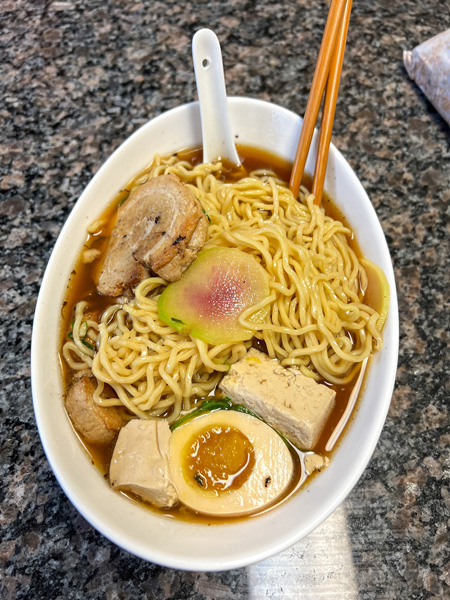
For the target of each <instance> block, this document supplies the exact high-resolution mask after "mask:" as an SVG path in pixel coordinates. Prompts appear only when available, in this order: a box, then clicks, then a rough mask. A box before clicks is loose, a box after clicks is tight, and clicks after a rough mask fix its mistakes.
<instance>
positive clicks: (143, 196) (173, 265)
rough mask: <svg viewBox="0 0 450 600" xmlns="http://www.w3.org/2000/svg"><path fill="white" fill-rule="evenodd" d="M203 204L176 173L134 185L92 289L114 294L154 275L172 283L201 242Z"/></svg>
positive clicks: (193, 255)
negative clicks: (96, 283) (94, 286)
mask: <svg viewBox="0 0 450 600" xmlns="http://www.w3.org/2000/svg"><path fill="white" fill-rule="evenodd" d="M207 229H208V224H207V220H206V217H205V215H204V214H203V210H202V207H201V205H200V203H199V202H198V200H197V199H196V198H195V196H194V194H193V193H192V192H191V191H190V190H189V188H188V187H187V186H186V185H185V184H184V183H181V182H180V181H179V179H178V178H177V177H175V175H160V176H159V177H155V178H153V179H151V180H149V181H147V182H146V183H143V184H142V185H140V186H138V187H136V188H135V189H134V190H133V191H132V192H131V194H130V195H129V197H128V198H127V200H126V201H125V202H124V204H123V205H122V206H121V207H120V208H119V210H118V215H117V222H116V225H115V227H114V229H113V232H112V234H111V239H110V242H109V247H108V250H107V254H106V258H105V262H104V264H103V268H102V271H101V273H100V277H99V281H98V285H97V289H98V291H99V292H100V293H101V294H104V295H107V296H119V295H120V294H122V293H123V292H124V290H126V289H128V288H130V287H132V286H134V285H136V284H137V283H139V281H141V280H142V279H145V278H146V277H149V276H150V274H152V273H154V274H156V275H160V276H161V277H163V278H164V279H166V281H176V280H177V279H179V278H180V277H181V275H182V273H183V272H184V271H185V270H186V269H187V268H188V266H189V265H190V264H191V263H192V261H193V260H194V259H195V257H196V256H197V252H198V251H199V250H200V248H201V247H202V246H203V244H204V242H205V239H206V233H207Z"/></svg>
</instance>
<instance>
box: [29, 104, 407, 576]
mask: <svg viewBox="0 0 450 600" xmlns="http://www.w3.org/2000/svg"><path fill="white" fill-rule="evenodd" d="M228 107H229V111H230V112H231V113H232V114H231V115H230V116H231V117H235V118H238V117H236V115H237V114H238V113H245V114H247V113H246V111H250V110H251V111H253V110H255V109H256V108H257V107H260V108H261V110H264V111H268V112H270V111H274V114H276V115H277V116H280V118H282V119H287V120H288V121H289V122H292V123H293V124H295V126H296V127H297V129H298V130H299V128H300V127H301V123H302V119H301V117H299V116H298V115H296V114H295V113H293V112H292V111H289V110H288V109H286V108H284V107H281V106H278V105H276V104H273V103H270V102H266V101H264V100H259V99H252V98H247V97H229V98H228ZM258 110H259V108H258ZM186 115H191V117H192V118H193V121H194V123H193V127H196V128H197V129H198V126H199V114H198V102H190V103H187V104H183V105H180V106H178V107H175V108H172V109H171V110H169V111H167V112H164V113H162V114H160V115H158V116H157V117H155V118H153V119H150V120H149V121H148V122H147V123H145V124H144V125H143V126H142V127H140V128H139V129H138V130H137V131H135V132H134V133H133V134H132V135H131V136H129V137H128V138H127V139H126V140H125V141H124V142H123V143H122V144H121V145H120V146H119V147H118V148H117V149H116V150H115V152H113V154H112V155H111V156H110V157H109V158H108V159H107V160H106V161H105V162H104V163H103V165H102V166H101V167H100V169H99V170H98V171H97V173H96V174H95V175H94V177H93V178H91V180H90V182H89V184H88V185H87V186H86V188H85V189H84V191H83V193H82V194H81V195H80V197H79V199H78V200H77V202H76V203H75V205H74V207H73V209H72V211H71V213H70V215H69V217H68V218H67V220H66V222H65V224H64V226H63V228H62V230H61V232H60V234H59V236H58V239H57V241H56V243H55V245H54V248H53V251H52V253H51V256H50V259H49V261H48V265H47V268H46V270H45V273H44V276H43V279H42V284H41V288H40V292H39V296H38V300H37V303H36V309H35V317H34V322H33V332H32V345H31V382H32V395H33V406H34V411H35V418H36V422H37V426H38V430H39V434H40V437H41V441H42V445H43V448H44V451H45V454H46V456H47V459H48V461H49V464H50V466H51V468H52V470H53V472H54V474H55V476H56V479H57V481H58V483H59V484H60V486H61V487H62V489H63V490H64V492H65V494H66V495H67V497H68V498H69V500H70V501H71V502H72V504H73V505H74V506H75V508H76V509H77V510H78V512H80V514H81V515H82V516H83V517H84V518H85V519H86V520H87V521H88V522H89V523H90V524H91V525H92V526H93V527H94V528H95V529H97V530H98V531H99V532H100V533H101V534H102V535H104V536H105V537H106V538H108V539H109V540H111V541H112V542H113V543H115V544H116V545H118V546H119V547H121V548H123V549H125V550H127V551H128V552H130V553H132V554H134V555H136V556H139V557H141V558H143V559H144V560H147V561H151V562H155V563H157V564H160V565H162V566H166V567H170V568H176V569H182V570H191V571H223V570H228V569H234V568H240V567H244V566H248V565H250V564H252V563H255V562H258V561H260V560H263V559H265V558H268V557H270V556H272V555H274V554H276V553H278V552H280V551H282V550H284V549H286V548H288V547H289V546H291V545H292V544H294V543H295V542H297V541H298V540H300V539H301V538H303V537H305V536H306V535H308V534H309V533H311V531H313V530H314V529H315V528H316V527H317V526H318V525H319V524H320V523H322V522H323V521H324V520H325V519H326V518H327V517H328V516H329V515H330V514H331V513H332V512H333V511H334V510H335V509H336V507H337V506H338V505H339V504H341V503H342V501H343V500H344V499H345V497H346V496H347V495H348V494H349V493H350V491H351V490H352V489H353V487H354V486H355V485H356V483H357V481H358V480H359V478H360V476H361V474H362V473H363V471H364V470H365V468H366V467H367V464H368V462H369V460H370V458H371V456H372V454H373V451H374V449H375V447H376V444H377V442H378V439H379V437H380V434H381V431H382V428H383V425H384V422H385V419H386V416H387V412H388V409H389V405H390V400H391V396H392V392H393V389H394V384H395V377H396V367H397V358H398V341H399V324H398V304H397V295H396V289H395V279H394V272H393V269H392V264H391V259H390V255H389V250H388V247H387V243H386V240H385V238H384V234H383V232H382V228H381V224H380V222H379V220H378V217H377V216H376V213H375V210H374V208H373V206H372V204H371V202H370V200H369V198H368V196H367V194H366V192H365V191H364V189H363V187H362V185H361V183H360V182H359V180H358V178H357V176H356V174H355V173H354V171H353V170H352V169H351V167H350V166H349V165H348V163H347V161H346V160H345V159H344V157H343V155H342V154H341V153H340V152H339V150H337V149H336V147H335V146H333V145H332V146H331V149H330V157H331V162H332V163H333V164H332V166H331V175H330V177H329V176H328V173H327V181H331V186H332V184H333V177H335V176H336V172H337V173H340V172H341V171H343V172H345V174H346V176H347V177H348V178H349V181H351V183H352V184H353V185H356V187H357V189H358V190H359V192H360V194H361V198H364V203H365V205H364V209H365V210H366V212H367V214H369V215H371V216H372V225H373V226H374V228H375V230H376V232H377V236H378V238H379V239H380V240H383V241H382V246H383V247H382V248H380V249H379V250H380V251H382V256H383V257H384V258H383V260H384V262H383V268H384V269H385V273H386V276H387V277H388V281H389V284H390V287H391V305H390V310H389V315H388V319H387V322H386V326H385V327H386V329H385V331H389V339H390V344H389V348H388V349H387V350H383V351H384V352H385V353H387V354H388V357H387V358H388V364H387V367H386V368H387V369H388V370H387V378H386V381H384V382H383V390H384V392H383V393H384V402H383V403H381V406H380V407H378V409H377V411H376V413H375V414H376V419H375V420H374V421H373V422H372V424H371V430H370V436H367V437H366V438H365V440H364V443H363V444H362V447H361V448H360V450H361V454H360V455H359V457H358V462H357V465H358V466H357V468H355V469H354V470H352V475H351V477H350V479H348V477H347V478H346V481H347V480H348V481H347V483H346V485H344V486H341V487H340V488H339V493H334V495H333V496H332V501H331V502H329V503H328V504H327V506H326V509H325V510H322V512H321V513H320V514H316V515H315V516H314V518H312V519H310V521H309V522H308V524H307V525H305V526H303V527H302V528H300V529H299V528H295V527H293V528H292V530H291V531H289V532H285V533H284V535H283V537H282V538H279V539H278V541H277V542H276V543H273V544H272V545H270V546H268V545H265V546H264V545H263V547H261V548H260V549H254V550H253V551H252V552H251V554H247V555H245V556H244V555H242V554H241V555H239V554H238V553H237V554H235V555H234V556H231V555H230V556H228V557H227V558H224V557H223V553H222V556H221V557H220V558H219V559H215V558H214V557H213V556H211V557H203V558H202V560H201V561H200V560H199V559H198V558H195V557H193V556H184V557H183V556H180V555H177V554H176V553H175V554H174V553H173V552H168V551H164V550H163V549H161V548H157V549H154V548H149V547H148V546H146V545H145V543H142V542H139V541H136V540H134V541H133V539H132V538H130V536H127V535H124V533H123V532H122V531H121V530H120V528H119V530H118V529H117V528H114V527H112V528H111V526H110V523H109V521H108V520H106V521H105V519H104V518H103V516H102V515H101V514H100V515H99V514H98V511H96V510H95V506H94V507H93V505H92V502H91V504H90V505H89V506H88V504H87V502H86V498H85V490H84V489H83V487H84V486H83V484H81V485H80V484H79V483H77V482H75V480H74V476H73V475H71V476H69V475H70V474H68V473H67V472H66V467H65V466H64V456H65V455H70V460H72V462H75V461H77V460H78V461H79V462H80V468H81V469H82V470H83V474H86V473H87V471H86V469H87V465H88V467H89V469H90V470H91V471H92V473H91V474H90V475H89V476H88V477H87V479H88V480H89V481H88V482H87V483H89V485H94V486H96V484H95V480H94V478H93V477H92V475H93V474H94V473H95V475H96V476H98V473H97V470H96V469H95V468H93V467H92V465H91V464H90V461H89V460H88V456H87V453H86V451H85V450H84V449H83V448H82V447H81V444H80V442H79V441H78V439H77V438H76V435H73V436H72V437H73V440H69V439H67V441H66V445H65V447H64V450H63V451H62V450H61V448H58V446H57V445H55V443H54V440H53V439H52V435H53V432H52V423H53V418H50V414H49V411H48V407H47V406H46V401H45V398H46V396H47V394H49V395H51V394H52V393H54V390H55V387H54V385H53V388H52V381H51V377H48V376H43V375H41V372H42V369H43V368H45V365H46V362H47V358H48V355H46V353H47V352H48V348H49V346H50V347H51V344H50V345H49V344H48V339H46V330H45V325H44V324H45V322H46V321H48V317H47V315H48V310H49V308H50V309H51V307H52V306H53V308H54V307H55V306H56V300H55V298H54V294H53V291H54V286H55V278H58V275H59V277H62V276H63V272H61V271H64V268H62V267H61V265H59V266H58V264H57V263H58V261H59V262H61V259H60V256H59V255H60V254H61V252H62V250H63V247H64V243H65V244H66V245H67V235H68V234H69V233H70V229H71V227H72V223H73V222H74V219H75V218H78V219H79V220H83V221H84V222H85V224H86V225H87V224H88V223H89V222H90V218H89V217H88V218H84V219H82V217H81V215H82V214H83V212H84V211H85V210H86V206H85V205H86V203H87V202H88V201H89V196H90V195H91V193H92V190H95V188H96V187H97V183H96V182H98V181H100V180H102V178H104V175H105V173H107V172H108V171H109V170H110V169H111V168H113V167H114V165H115V164H116V163H117V161H118V160H122V156H125V155H126V154H127V153H128V152H129V150H130V148H132V147H136V146H139V145H140V140H141V139H144V138H145V136H146V135H147V131H148V130H149V129H150V128H151V127H155V126H160V125H161V124H163V123H165V122H166V120H172V119H177V118H185V117H186ZM239 118H240V117H239ZM232 122H233V120H232ZM316 143H317V132H316V134H315V137H314V140H313V144H312V148H314V144H316ZM255 146H257V144H255ZM177 149H180V148H173V151H175V150H177ZM308 165H309V170H310V169H311V165H310V164H309V163H308V164H307V169H308ZM333 169H334V171H333ZM138 171H139V169H138ZM134 174H135V172H134V171H133V172H132V173H131V174H130V177H129V179H130V178H131V177H132V176H133V175H134ZM122 185H123V182H122ZM117 189H119V188H116V191H115V193H117ZM115 193H114V194H111V195H109V200H108V201H105V202H103V204H102V205H99V206H98V207H97V209H96V212H97V215H98V214H99V213H100V212H101V210H102V209H103V208H104V207H105V206H106V205H107V204H108V202H111V201H112V198H113V197H114V195H115ZM106 195H107V194H106V193H105V197H106ZM344 214H345V212H344ZM73 215H75V217H74V216H73ZM346 217H347V218H348V216H347V215H346ZM348 220H349V221H350V224H351V219H348ZM80 238H81V234H80ZM64 240H66V241H65V242H64ZM358 242H360V240H359V238H358ZM80 246H81V244H80ZM79 250H80V248H79V247H78V248H77V249H76V254H78V253H79ZM362 250H363V248H362ZM363 254H364V255H366V253H365V252H364V251H363ZM70 264H71V265H73V262H72V263H70ZM69 266H70V265H69ZM68 269H69V267H66V270H65V271H66V276H68V274H69V273H70V270H68ZM66 283H67V278H66V280H65V281H63V282H62V283H61V281H59V282H57V287H58V288H59V290H60V292H61V289H62V287H61V286H63V287H64V286H65V285H66ZM52 296H53V297H52ZM60 306H61V303H59V307H60ZM53 314H54V313H53ZM54 321H56V319H54ZM58 321H59V319H58ZM52 327H53V330H54V329H55V326H54V325H53V326H52ZM59 328H60V325H59V324H58V325H57V327H56V329H58V331H59ZM383 351H382V352H383ZM52 360H53V359H52ZM372 362H373V361H372ZM58 376H60V375H59V373H58ZM60 404H61V406H60V407H59V408H58V407H57V411H56V412H58V411H59V412H58V414H59V416H61V412H60V409H61V408H63V407H62V404H63V403H62V402H61V403H60ZM63 410H64V409H63ZM52 414H53V413H52ZM55 414H56V413H55ZM58 414H56V417H58ZM356 417H357V415H356ZM66 420H67V421H68V419H67V417H66ZM346 438H348V434H347V435H346V436H345V439H346ZM61 439H62V438H61ZM345 439H344V442H345ZM59 442H60V443H61V440H59ZM80 450H81V451H82V452H83V453H84V454H85V460H84V461H83V460H82V459H81V456H80V454H79V451H80ZM337 451H340V449H339V450H337ZM81 463H83V464H81ZM324 475H326V472H324V473H322V474H321V475H320V477H319V478H316V480H315V482H314V485H315V487H324V486H325V489H326V481H325V479H326V478H325V477H324ZM322 478H323V479H324V482H323V484H321V483H320V482H321V480H322ZM316 481H317V482H318V483H317V484H316ZM103 484H104V482H103ZM311 485H312V484H311ZM107 489H108V493H110V494H113V495H117V496H119V495H118V494H117V493H116V492H114V491H112V490H110V489H109V486H107ZM98 491H99V494H103V491H102V490H100V487H99V488H98ZM301 493H302V492H301ZM303 493H304V494H305V493H306V492H303ZM122 500H124V501H125V502H127V503H129V504H130V505H132V503H130V501H129V500H128V499H126V500H125V499H124V498H123V499H122ZM113 504H117V503H116V502H115V501H114V502H113ZM139 510H140V511H142V510H144V509H142V508H141V507H139ZM277 511H278V509H276V510H274V511H271V512H269V513H266V514H265V515H261V516H260V517H257V519H261V520H262V521H264V523H265V524H266V525H267V524H269V525H270V526H271V527H273V526H275V525H274V523H273V521H274V519H275V517H274V515H275V516H276V514H277ZM133 514H134V513H133ZM108 518H109V515H108ZM152 523H153V521H152ZM183 527H184V526H183ZM196 527H197V526H195V528H196ZM218 527H222V525H220V526H218ZM225 527H227V528H230V527H231V525H230V524H227V525H225ZM186 530H189V531H190V528H189V527H187V529H186ZM135 537H136V536H135Z"/></svg>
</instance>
